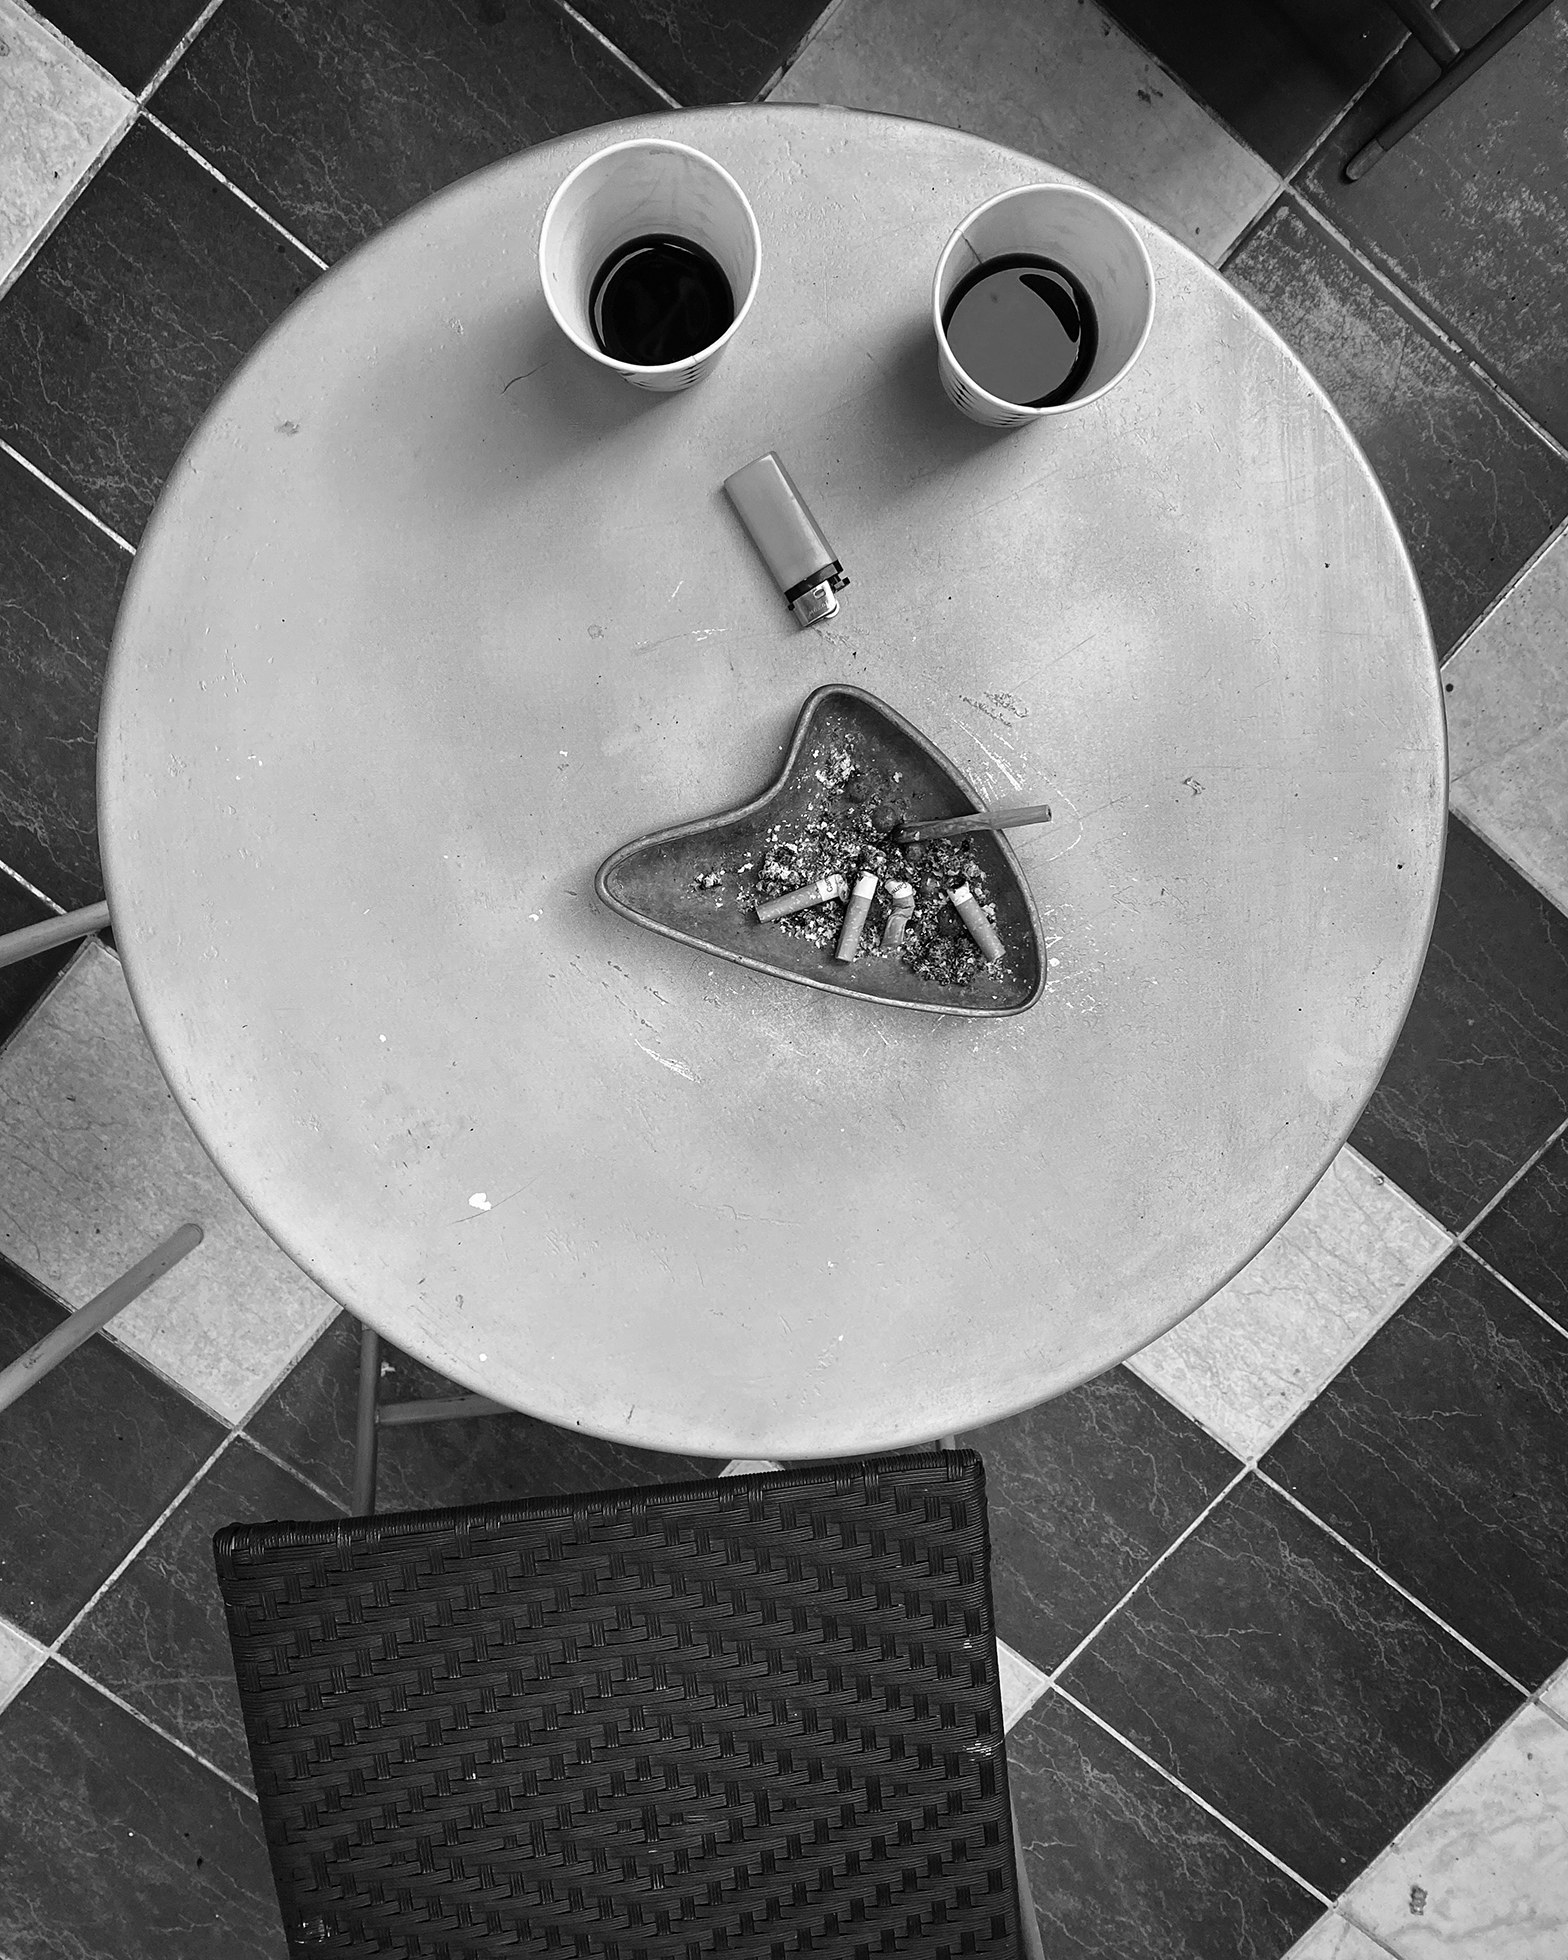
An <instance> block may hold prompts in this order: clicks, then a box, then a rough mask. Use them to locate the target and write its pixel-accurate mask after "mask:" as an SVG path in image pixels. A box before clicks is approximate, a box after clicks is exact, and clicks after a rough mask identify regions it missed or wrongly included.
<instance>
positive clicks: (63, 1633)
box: [49, 1429, 235, 1672]
mask: <svg viewBox="0 0 1568 1960" xmlns="http://www.w3.org/2000/svg"><path fill="white" fill-rule="evenodd" d="M234 1434H235V1432H234V1431H233V1430H232V1429H231V1430H230V1431H229V1433H228V1434H227V1435H226V1436H225V1437H224V1439H223V1441H222V1442H221V1443H219V1444H218V1446H217V1448H216V1449H215V1450H214V1451H213V1452H212V1454H211V1455H210V1456H209V1457H208V1458H207V1459H206V1461H205V1462H204V1463H202V1464H200V1465H198V1467H197V1469H196V1471H195V1474H194V1475H193V1476H192V1477H191V1478H190V1479H189V1481H188V1482H186V1483H184V1484H182V1485H181V1486H180V1488H179V1490H178V1491H177V1492H176V1493H175V1495H174V1497H173V1498H172V1499H171V1500H170V1502H169V1503H168V1504H166V1505H165V1506H164V1508H163V1509H162V1510H161V1511H160V1512H159V1513H158V1515H157V1517H155V1518H154V1519H153V1521H152V1523H151V1524H150V1525H148V1527H147V1529H146V1530H145V1531H144V1532H143V1533H142V1535H141V1537H140V1538H138V1539H137V1541H136V1543H135V1544H134V1545H132V1547H131V1549H130V1550H129V1551H128V1552H127V1553H126V1554H125V1556H124V1558H122V1559H121V1560H120V1562H119V1564H118V1565H117V1566H116V1567H115V1568H114V1570H113V1571H112V1572H111V1573H110V1574H109V1576H108V1578H107V1579H105V1580H104V1582H103V1584H102V1585H101V1586H99V1588H98V1590H97V1591H96V1592H95V1593H94V1594H93V1596H92V1598H91V1599H89V1600H88V1601H87V1603H86V1605H85V1606H83V1607H82V1608H81V1609H80V1610H79V1611H78V1612H77V1613H76V1614H75V1615H74V1617H73V1618H72V1619H71V1620H70V1621H69V1622H68V1623H67V1624H66V1625H65V1626H64V1627H62V1628H61V1629H60V1631H59V1632H58V1633H57V1634H56V1635H55V1637H54V1639H53V1640H52V1641H51V1642H50V1644H49V1652H50V1654H51V1655H53V1656H55V1657H58V1656H59V1651H60V1649H61V1647H63V1646H64V1645H65V1643H66V1641H67V1640H69V1639H70V1637H71V1635H72V1634H73V1633H75V1631H76V1629H77V1628H78V1627H79V1626H80V1625H81V1624H82V1622H83V1620H85V1619H86V1618H87V1615H88V1614H89V1613H90V1612H91V1611H92V1610H93V1608H94V1607H95V1606H96V1605H97V1604H98V1602H99V1600H101V1599H102V1598H103V1596H104V1594H105V1593H106V1592H108V1590H109V1588H110V1587H111V1586H113V1585H114V1584H115V1583H116V1581H118V1580H119V1579H120V1578H121V1577H123V1575H124V1573H125V1569H126V1567H127V1566H129V1565H130V1564H131V1563H132V1562H133V1561H134V1560H135V1559H136V1558H137V1557H138V1556H139V1555H140V1554H141V1553H142V1552H143V1551H145V1550H146V1548H147V1546H148V1545H149V1544H150V1543H151V1542H152V1540H153V1539H154V1538H155V1537H156V1536H157V1534H158V1533H159V1532H160V1531H161V1530H162V1529H163V1527H164V1525H166V1524H167V1523H168V1521H169V1519H170V1518H172V1517H173V1516H174V1513H175V1512H176V1511H177V1510H178V1509H179V1508H180V1506H181V1505H182V1504H183V1503H184V1502H185V1500H186V1498H187V1497H189V1496H190V1494H191V1492H192V1491H193V1490H194V1489H195V1488H196V1486H197V1485H198V1484H199V1483H200V1482H201V1480H202V1478H203V1477H205V1476H206V1474H207V1472H208V1471H209V1470H210V1469H211V1468H212V1466H213V1465H214V1464H215V1463H216V1462H217V1460H218V1458H219V1457H220V1456H222V1454H223V1453H224V1451H225V1450H226V1449H227V1448H228V1447H229V1445H230V1443H232V1442H233V1441H234ZM78 1672H80V1670H78Z"/></svg>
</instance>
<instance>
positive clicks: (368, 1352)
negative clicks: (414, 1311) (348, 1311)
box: [353, 1324, 381, 1518]
mask: <svg viewBox="0 0 1568 1960" xmlns="http://www.w3.org/2000/svg"><path fill="white" fill-rule="evenodd" d="M380 1384H381V1336H380V1335H379V1334H377V1333H376V1332H375V1331H374V1330H373V1329H372V1328H369V1327H366V1326H364V1325H363V1324H362V1325H361V1327H360V1330H359V1413H358V1417H357V1419H356V1421H355V1424H354V1500H353V1509H354V1516H355V1517H356V1518H368V1517H369V1516H370V1515H371V1513H372V1512H373V1511H374V1510H375V1508H376V1445H377V1443H378V1441H379V1437H378V1434H377V1430H376V1392H377V1390H378V1388H379V1387H380Z"/></svg>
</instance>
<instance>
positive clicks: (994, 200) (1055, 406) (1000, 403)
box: [931, 184, 1155, 420]
mask: <svg viewBox="0 0 1568 1960" xmlns="http://www.w3.org/2000/svg"><path fill="white" fill-rule="evenodd" d="M1037 191H1050V192H1051V193H1052V195H1053V196H1056V197H1076V198H1081V199H1082V200H1083V201H1084V202H1085V203H1087V204H1098V205H1099V206H1100V208H1101V209H1102V210H1104V211H1109V212H1110V214H1111V216H1112V217H1113V218H1116V219H1118V220H1119V221H1120V222H1121V224H1122V225H1123V226H1125V228H1126V231H1127V235H1128V237H1129V238H1130V239H1131V240H1132V242H1133V244H1134V245H1135V246H1136V247H1137V251H1138V257H1139V259H1140V260H1141V261H1142V263H1143V273H1144V277H1145V279H1147V281H1148V283H1149V310H1148V313H1147V315H1146V316H1145V318H1144V322H1143V331H1142V333H1140V334H1139V336H1138V343H1137V345H1136V346H1135V347H1134V348H1133V350H1132V352H1131V353H1130V354H1129V355H1128V356H1127V358H1126V360H1125V361H1123V362H1122V364H1121V366H1120V367H1119V368H1118V369H1117V370H1116V372H1115V373H1114V374H1113V375H1112V376H1111V377H1110V379H1109V380H1108V381H1102V382H1101V383H1100V385H1099V387H1098V388H1091V389H1090V390H1089V392H1088V394H1086V395H1074V396H1073V398H1072V400H1071V401H1065V402H1053V403H1051V404H1050V406H1049V407H1045V408H1032V407H1030V405H1029V403H1027V402H1010V401H1004V400H1003V399H1002V397H1001V396H1000V395H993V394H992V393H991V392H990V390H989V389H986V388H982V387H981V386H980V383H979V382H978V381H976V380H975V378H974V376H973V375H972V374H971V373H970V372H969V370H968V368H966V367H965V366H964V364H963V362H962V361H961V360H959V358H958V356H957V355H956V354H955V353H954V352H953V348H952V343H951V342H950V341H949V340H948V337H947V335H946V333H945V332H944V331H943V328H942V298H941V294H942V274H943V273H944V272H945V271H946V270H947V262H948V260H949V259H950V258H951V257H952V256H953V252H954V250H955V248H956V247H957V245H958V241H959V238H960V237H961V236H962V234H963V233H964V232H965V231H966V230H967V229H968V228H969V226H970V225H972V224H973V223H974V221H975V219H976V218H978V217H981V216H983V215H984V213H985V212H987V211H994V210H995V208H996V207H997V205H999V204H1006V203H1008V202H1009V201H1010V200H1011V199H1012V198H1015V197H1032V196H1033V195H1034V194H1035V193H1036V192H1037ZM1154 303H1155V290H1154V261H1153V260H1152V259H1151V258H1150V257H1149V248H1148V246H1147V245H1145V244H1144V242H1143V239H1142V238H1141V237H1140V235H1139V232H1138V228H1137V226H1136V225H1134V224H1133V222H1132V220H1131V218H1130V217H1129V216H1128V215H1127V213H1126V211H1124V210H1123V208H1122V207H1121V205H1119V204H1117V203H1116V202H1115V201H1114V200H1113V199H1112V198H1109V197H1104V196H1102V195H1101V193H1100V192H1099V191H1092V190H1090V189H1088V187H1087V186H1086V185H1081V184H1015V185H1014V186H1013V188H1012V189H1011V190H1010V191H998V192H997V194H996V196H995V197H988V198H987V199H986V200H985V202H984V203H983V204H977V205H976V206H975V208H974V209H973V210H972V211H966V212H965V213H964V215H963V217H961V218H960V219H959V221H958V223H957V224H956V225H955V226H954V227H953V235H952V237H951V238H949V239H948V241H947V243H946V244H945V245H944V246H943V247H942V255H941V257H940V258H939V259H938V260H937V262H936V271H935V273H934V274H933V275H932V279H931V323H932V325H933V327H934V328H935V330H936V337H937V341H938V343H939V344H940V345H941V346H943V347H945V348H946V349H947V356H948V359H949V360H950V361H951V362H952V363H953V366H954V367H955V368H956V369H957V370H958V372H959V373H960V374H961V375H962V376H963V377H964V381H965V384H966V385H967V386H968V387H969V388H970V389H972V390H973V392H974V394H975V395H976V396H977V397H978V399H979V400H980V402H981V403H983V404H984V405H985V406H986V407H987V408H995V409H1002V410H1005V411H1006V412H1007V413H1008V414H1010V415H1017V416H1022V417H1025V418H1027V419H1030V420H1036V419H1039V418H1040V417H1043V416H1046V415H1061V414H1064V413H1065V412H1066V411H1067V410H1069V409H1074V408H1087V407H1088V405H1089V404H1090V402H1097V401H1098V400H1099V399H1100V397H1101V396H1102V395H1104V394H1106V393H1107V392H1108V391H1109V390H1110V389H1112V388H1114V387H1115V386H1116V384H1117V382H1118V381H1120V380H1121V378H1122V376H1123V375H1125V374H1126V373H1127V371H1128V370H1129V368H1131V367H1133V366H1134V365H1135V364H1136V362H1137V360H1138V357H1139V356H1140V355H1141V354H1142V352H1143V349H1144V343H1145V342H1146V341H1147V340H1148V338H1149V329H1150V328H1151V327H1152V326H1153V325H1154Z"/></svg>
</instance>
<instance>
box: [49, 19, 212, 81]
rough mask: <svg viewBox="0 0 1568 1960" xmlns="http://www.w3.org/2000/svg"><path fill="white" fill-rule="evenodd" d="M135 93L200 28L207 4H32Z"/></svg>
mask: <svg viewBox="0 0 1568 1960" xmlns="http://www.w3.org/2000/svg"><path fill="white" fill-rule="evenodd" d="M31 4H32V6H33V11H34V12H35V13H40V14H42V15H44V17H45V18H46V19H48V20H52V21H53V22H54V24H55V26H56V27H58V28H59V29H60V30H61V32H62V33H65V34H68V35H69V36H70V38H71V39H72V40H73V41H74V42H75V43H76V45H77V46H78V47H79V48H81V49H82V50H83V51H84V52H85V53H87V54H90V55H91V56H92V58H93V60H94V61H96V62H98V63H99V64H100V65H101V66H102V67H105V68H107V69H108V71H109V73H110V74H111V75H113V76H115V77H116V78H117V79H118V80H120V81H122V82H124V84H125V86H126V87H127V88H128V89H130V90H131V91H132V92H133V93H135V94H140V92H141V91H142V90H143V89H144V88H145V87H146V86H147V84H148V83H149V82H150V81H151V80H152V78H153V76H154V75H156V74H157V72H158V70H159V69H160V68H161V67H162V66H163V64H164V62H166V61H167V60H168V58H169V56H170V55H171V54H173V52H174V50H175V49H176V48H177V47H178V46H179V44H180V42H181V40H182V39H183V38H184V36H185V35H186V34H187V33H188V32H189V31H190V29H191V28H192V27H193V26H194V25H195V24H196V21H197V19H198V17H199V16H200V14H201V10H202V7H203V6H204V4H205V0H31Z"/></svg>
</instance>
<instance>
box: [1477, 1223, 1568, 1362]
mask: <svg viewBox="0 0 1568 1960" xmlns="http://www.w3.org/2000/svg"><path fill="white" fill-rule="evenodd" d="M1459 1249H1460V1251H1461V1252H1465V1253H1468V1254H1469V1256H1470V1257H1471V1258H1472V1259H1473V1260H1474V1261H1475V1263H1476V1264H1477V1265H1478V1266H1479V1267H1480V1268H1481V1270H1482V1272H1483V1273H1490V1274H1491V1276H1492V1278H1493V1279H1495V1280H1496V1281H1497V1283H1498V1285H1499V1286H1504V1287H1506V1288H1507V1289H1508V1291H1509V1292H1510V1293H1511V1294H1512V1295H1513V1296H1514V1298H1515V1299H1516V1300H1517V1301H1518V1302H1519V1304H1520V1305H1521V1306H1522V1307H1528V1308H1529V1309H1530V1311H1531V1313H1533V1314H1537V1315H1538V1316H1539V1317H1540V1318H1541V1319H1542V1320H1544V1321H1545V1322H1546V1324H1547V1326H1548V1327H1550V1328H1551V1329H1552V1331H1553V1333H1556V1334H1561V1335H1562V1337H1563V1339H1564V1340H1565V1341H1568V1327H1564V1325H1563V1324H1562V1322H1561V1321H1560V1320H1558V1319H1557V1318H1556V1317H1555V1316H1554V1315H1552V1314H1549V1313H1548V1312H1547V1311H1546V1309H1545V1307H1538V1306H1537V1305H1536V1304H1535V1302H1534V1301H1533V1300H1532V1299H1531V1298H1530V1296H1529V1294H1528V1293H1526V1292H1525V1291H1524V1289H1523V1288H1522V1287H1519V1286H1515V1285H1514V1283H1513V1281H1512V1280H1511V1279H1510V1278H1509V1277H1508V1275H1507V1274H1506V1273H1500V1272H1499V1271H1498V1270H1497V1268H1496V1267H1495V1266H1493V1265H1491V1264H1489V1263H1488V1262H1487V1261H1486V1260H1485V1259H1483V1258H1482V1257H1481V1255H1480V1253H1479V1252H1477V1251H1475V1250H1474V1249H1473V1247H1471V1246H1468V1245H1466V1246H1461V1247H1460V1248H1459Z"/></svg>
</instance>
